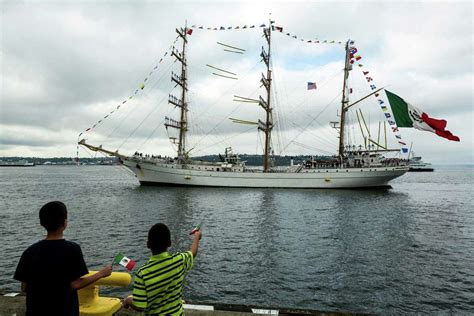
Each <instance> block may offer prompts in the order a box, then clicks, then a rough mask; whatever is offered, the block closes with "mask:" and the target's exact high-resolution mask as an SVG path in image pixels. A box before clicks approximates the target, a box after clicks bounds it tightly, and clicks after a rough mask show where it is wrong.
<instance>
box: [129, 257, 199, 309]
mask: <svg viewBox="0 0 474 316" xmlns="http://www.w3.org/2000/svg"><path fill="white" fill-rule="evenodd" d="M192 266H193V254H192V253H191V251H187V252H182V253H176V254H174V255H170V254H169V253H168V252H166V251H165V252H162V253H160V254H158V255H154V256H151V257H150V259H149V260H148V262H147V263H146V264H145V265H143V266H142V267H141V268H140V269H139V270H138V271H137V273H136V274H135V284H134V285H133V305H135V306H136V307H138V308H143V309H144V310H145V314H146V315H182V314H183V304H182V297H183V280H184V274H185V272H187V271H188V270H189V269H191V268H192Z"/></svg>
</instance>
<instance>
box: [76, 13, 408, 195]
mask: <svg viewBox="0 0 474 316" xmlns="http://www.w3.org/2000/svg"><path fill="white" fill-rule="evenodd" d="M246 27H247V26H246ZM251 27H253V26H251ZM201 28H202V27H201ZM193 29H197V28H196V27H194V28H193V27H191V28H188V27H186V26H185V27H184V28H179V29H176V33H177V37H176V39H177V41H179V42H180V43H181V44H179V49H177V48H176V47H175V46H173V47H172V50H171V53H170V55H171V57H172V58H173V59H174V60H173V62H174V63H176V64H178V65H180V67H179V68H180V69H179V73H178V74H177V73H174V72H172V73H171V82H172V83H173V85H174V86H175V88H177V89H179V90H178V93H177V94H169V96H168V98H167V103H168V104H169V105H171V106H172V107H174V108H175V109H176V110H177V114H178V117H177V118H175V119H172V118H170V117H168V116H166V117H165V120H164V124H163V126H162V127H163V128H165V129H166V131H168V130H173V131H175V132H176V133H175V135H176V136H170V137H169V138H170V143H171V145H172V146H174V148H175V155H174V156H165V155H163V154H160V153H153V154H142V153H138V152H135V154H130V155H127V154H125V153H121V152H119V150H118V149H114V148H112V149H110V148H106V147H107V146H103V145H97V144H92V143H90V141H89V140H88V139H87V138H85V137H80V138H79V139H78V144H79V145H80V146H82V147H83V148H85V149H87V150H90V151H93V152H101V153H103V154H106V155H110V156H115V157H118V158H119V161H120V162H121V164H123V166H124V167H126V168H127V169H129V170H131V171H132V172H133V173H134V174H135V175H136V177H137V179H138V181H139V183H140V184H141V185H173V186H201V187H235V188H295V189H303V188H304V189H351V188H377V187H389V182H390V181H391V180H393V179H395V178H397V177H400V176H402V175H403V174H405V173H406V172H407V171H408V169H409V167H408V165H407V159H403V157H402V155H401V151H400V148H395V149H390V148H388V146H387V141H386V140H385V144H382V142H381V141H380V124H379V136H378V138H377V139H376V140H375V139H373V137H371V136H370V132H369V133H368V129H364V128H363V124H365V121H363V116H362V112H360V117H359V114H358V116H357V118H358V119H359V118H360V120H359V122H358V123H359V127H360V128H361V131H363V130H365V131H366V136H365V137H364V142H363V144H360V145H356V144H354V143H353V142H352V143H351V142H350V141H351V140H350V139H348V137H347V136H346V135H347V133H348V132H347V130H348V127H347V126H348V125H347V113H348V111H349V110H350V109H353V106H354V105H356V104H358V103H359V102H361V101H362V100H365V99H367V98H369V97H371V96H374V95H378V94H379V93H382V92H381V90H382V89H377V90H375V89H372V90H373V91H370V93H369V94H367V95H365V96H363V97H361V98H360V99H358V100H355V101H352V102H351V100H350V99H349V97H350V95H351V93H352V88H350V87H349V77H350V73H351V71H352V70H353V66H354V52H355V51H356V49H355V47H354V45H353V44H354V42H353V41H351V40H348V41H347V42H345V43H342V44H341V46H343V47H344V51H345V54H344V56H345V57H344V69H343V78H342V87H341V89H340V100H341V101H340V107H339V109H338V120H337V121H333V122H331V123H330V124H331V126H332V127H333V129H334V130H335V131H336V134H337V136H336V138H335V139H334V141H335V142H337V151H336V152H333V154H332V155H328V156H327V157H324V158H323V157H320V156H319V157H315V156H310V155H308V158H307V159H305V160H304V161H299V162H298V163H293V161H292V163H290V164H288V165H286V166H282V165H280V166H277V165H276V164H275V159H274V157H275V149H274V147H275V141H274V133H272V132H273V130H274V129H275V127H277V126H278V124H279V120H278V119H275V106H274V104H275V102H274V97H275V92H274V89H275V82H274V70H273V68H272V67H273V64H272V58H273V55H272V54H273V52H272V48H273V47H272V36H273V34H274V33H275V32H281V29H282V28H280V27H277V26H275V25H274V22H273V21H270V23H269V24H268V25H262V26H261V29H262V31H263V33H262V38H263V40H264V46H262V47H261V51H260V58H261V61H260V62H261V63H263V68H264V71H263V72H262V73H261V78H260V82H259V83H258V84H257V83H256V84H255V86H256V88H258V85H260V95H259V96H258V97H257V96H245V97H242V96H237V95H234V99H235V100H234V101H237V102H242V103H250V104H254V105H257V107H258V108H259V109H260V111H261V112H260V113H261V114H260V117H261V119H257V120H255V121H253V120H246V119H237V118H233V117H228V118H229V119H230V121H231V122H233V123H237V124H243V125H247V126H251V127H252V126H253V128H255V131H256V132H257V133H258V134H259V135H261V138H260V139H261V147H262V151H263V152H262V153H261V155H262V161H263V164H262V166H260V167H255V166H248V165H247V164H246V161H243V160H242V159H241V156H239V155H238V154H236V153H234V151H233V149H232V147H233V146H232V147H230V146H226V147H224V148H222V149H223V151H222V153H223V154H222V155H221V154H219V161H206V160H202V159H199V158H193V157H192V155H191V154H192V151H193V150H194V149H195V147H196V146H197V145H195V144H193V146H190V145H189V144H188V136H189V135H188V132H189V130H190V126H191V125H192V121H191V120H190V118H188V114H189V111H191V110H192V106H191V104H193V103H191V102H190V99H189V96H188V90H189V82H188V81H189V69H190V66H189V62H188V56H187V52H188V44H189V43H188V42H189V39H190V35H191V34H192V31H193ZM221 29H222V27H221ZM177 41H175V43H176V42H177ZM218 44H221V45H224V48H227V49H228V50H230V51H232V52H233V53H236V54H239V53H242V51H244V50H243V49H241V48H238V47H235V46H231V45H227V44H225V43H219V42H218ZM207 66H209V67H212V68H213V69H215V72H216V73H214V75H219V76H221V77H227V78H231V79H236V78H233V76H234V75H235V73H233V72H231V71H229V70H225V69H222V68H219V67H215V66H213V65H207ZM141 89H143V86H142V87H141ZM308 89H310V83H308ZM137 91H139V89H137ZM124 103H125V102H124ZM358 113H359V112H358ZM262 114H263V115H262ZM107 116H108V115H107ZM107 116H106V117H107ZM106 117H105V118H106ZM362 122H363V124H362ZM159 127H160V126H157V127H155V128H159ZM81 134H82V133H81ZM81 134H80V136H82V135H81ZM385 139H386V135H385ZM234 148H235V147H234ZM389 155H393V156H394V157H389Z"/></svg>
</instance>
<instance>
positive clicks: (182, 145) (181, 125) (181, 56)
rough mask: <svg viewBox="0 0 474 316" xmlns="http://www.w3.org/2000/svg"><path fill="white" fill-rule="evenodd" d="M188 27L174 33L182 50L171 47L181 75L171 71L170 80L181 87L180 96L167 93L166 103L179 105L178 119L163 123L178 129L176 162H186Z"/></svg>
mask: <svg viewBox="0 0 474 316" xmlns="http://www.w3.org/2000/svg"><path fill="white" fill-rule="evenodd" d="M188 31H189V29H188V28H187V26H185V27H184V28H181V29H176V33H178V36H179V37H181V39H182V40H183V47H182V51H181V52H179V51H178V50H177V49H175V48H173V51H172V53H171V55H172V56H174V57H175V58H176V61H178V62H180V63H181V75H177V74H175V73H173V72H172V73H171V81H173V82H175V83H176V84H177V85H178V86H180V87H181V96H180V98H177V97H176V96H174V95H171V94H170V95H169V99H168V103H170V104H172V105H174V106H176V107H179V108H180V109H181V111H180V119H179V121H174V120H169V121H168V122H166V123H165V126H166V127H167V128H168V127H172V128H176V129H178V130H179V136H178V137H179V138H178V149H177V156H178V163H182V164H184V163H186V159H187V152H186V133H187V132H188V103H187V92H188V86H187V79H188V77H187V61H186V45H187V44H188V40H187V35H188Z"/></svg>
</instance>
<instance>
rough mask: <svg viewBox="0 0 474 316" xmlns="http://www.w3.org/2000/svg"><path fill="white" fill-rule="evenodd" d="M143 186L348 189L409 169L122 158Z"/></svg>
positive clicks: (385, 184) (382, 183) (383, 182)
mask: <svg viewBox="0 0 474 316" xmlns="http://www.w3.org/2000/svg"><path fill="white" fill-rule="evenodd" d="M123 165H124V166H125V167H127V168H128V169H130V170H131V171H132V172H133V173H134V174H135V175H136V176H137V178H138V181H140V184H142V185H173V186H203V187H243V188H294V189H349V188H373V187H389V184H388V182H389V181H390V180H392V179H394V178H397V177H399V176H401V175H403V174H404V173H405V172H407V171H408V167H407V166H397V167H372V168H339V169H336V168H331V169H303V170H301V172H298V173H297V172H269V173H263V172H258V171H256V172H251V171H245V172H233V171H215V170H213V171H206V170H196V169H194V170H193V169H189V168H182V167H181V166H180V165H176V164H159V163H153V162H147V161H136V160H129V159H124V160H123Z"/></svg>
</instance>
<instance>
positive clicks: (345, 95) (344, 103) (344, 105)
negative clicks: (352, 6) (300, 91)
mask: <svg viewBox="0 0 474 316" xmlns="http://www.w3.org/2000/svg"><path fill="white" fill-rule="evenodd" d="M351 43H352V41H351V40H348V41H347V43H346V58H345V63H344V82H343V86H342V100H341V122H340V124H339V159H340V162H341V163H342V162H343V158H344V126H345V124H346V112H347V110H348V108H349V107H348V105H349V88H348V84H347V81H348V79H349V71H351V70H352V64H351V54H350V45H351Z"/></svg>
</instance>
